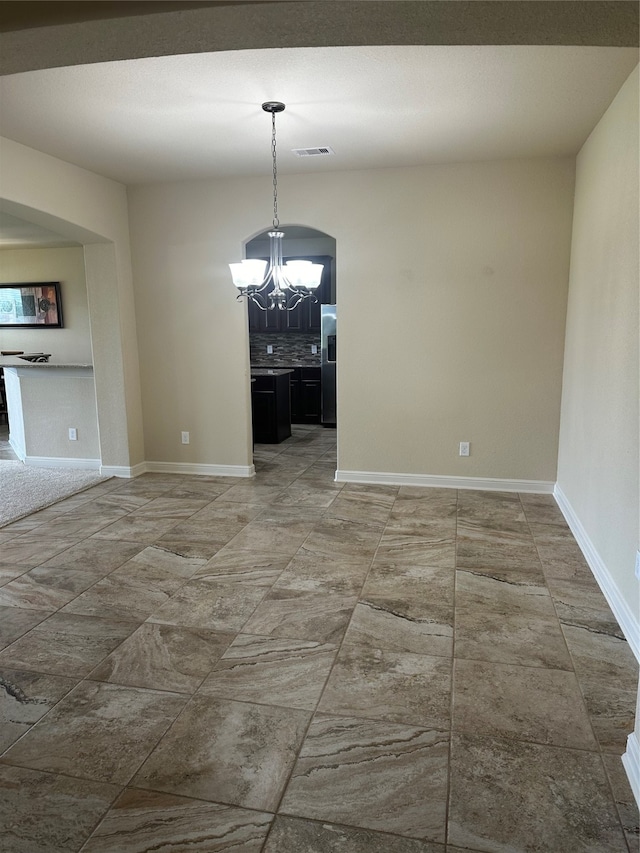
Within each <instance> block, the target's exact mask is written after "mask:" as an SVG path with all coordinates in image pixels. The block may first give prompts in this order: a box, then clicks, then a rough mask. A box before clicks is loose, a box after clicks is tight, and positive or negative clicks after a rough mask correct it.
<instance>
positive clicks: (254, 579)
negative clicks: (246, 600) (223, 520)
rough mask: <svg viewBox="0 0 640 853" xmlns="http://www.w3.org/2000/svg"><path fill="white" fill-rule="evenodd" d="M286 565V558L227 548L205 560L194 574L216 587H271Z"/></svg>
mask: <svg viewBox="0 0 640 853" xmlns="http://www.w3.org/2000/svg"><path fill="white" fill-rule="evenodd" d="M288 563H289V556H288V555H283V554H270V553H265V552H264V551H263V550H261V549H259V550H254V551H251V550H244V549H241V548H235V547H232V546H228V547H226V548H222V549H221V550H220V551H218V553H217V554H216V555H215V556H214V557H212V558H211V559H210V560H208V561H207V562H206V563H205V564H204V566H202V567H201V568H199V569H198V570H197V571H196V572H195V574H194V576H193V577H194V580H195V579H203V578H206V579H207V580H209V581H212V582H216V583H242V584H248V585H249V586H264V587H271V586H272V585H273V584H274V583H275V582H276V581H277V579H278V578H279V577H280V575H281V574H282V572H283V571H284V569H285V568H286V566H287V565H288Z"/></svg>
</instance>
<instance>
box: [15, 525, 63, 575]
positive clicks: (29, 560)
mask: <svg viewBox="0 0 640 853" xmlns="http://www.w3.org/2000/svg"><path fill="white" fill-rule="evenodd" d="M75 544H76V540H75V539H72V538H66V539H64V538H61V539H41V538H40V536H38V535H37V533H36V532H35V531H34V532H33V533H31V532H30V533H24V534H22V535H21V536H16V537H15V539H9V541H8V542H4V543H3V545H2V559H3V560H5V561H7V560H10V561H11V562H13V563H17V564H18V565H21V566H27V567H28V568H35V566H38V565H40V563H42V562H44V561H45V560H49V559H51V558H53V557H55V556H56V555H59V554H62V553H64V552H65V551H66V550H68V549H69V548H71V547H72V546H73V545H75Z"/></svg>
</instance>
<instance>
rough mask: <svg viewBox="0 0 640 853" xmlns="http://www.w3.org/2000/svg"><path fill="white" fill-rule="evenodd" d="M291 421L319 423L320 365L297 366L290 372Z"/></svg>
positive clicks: (320, 403)
mask: <svg viewBox="0 0 640 853" xmlns="http://www.w3.org/2000/svg"><path fill="white" fill-rule="evenodd" d="M289 383H290V389H291V423H293V424H319V423H320V421H321V414H322V394H321V384H320V368H319V367H296V368H294V371H293V373H291V374H290V380H289Z"/></svg>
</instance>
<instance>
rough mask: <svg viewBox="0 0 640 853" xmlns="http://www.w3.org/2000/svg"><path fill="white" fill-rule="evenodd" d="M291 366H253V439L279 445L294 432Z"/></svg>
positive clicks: (258, 442)
mask: <svg viewBox="0 0 640 853" xmlns="http://www.w3.org/2000/svg"><path fill="white" fill-rule="evenodd" d="M292 373H293V370H291V369H288V368H274V369H271V368H252V370H251V379H252V380H255V381H252V383H251V408H252V423H253V440H254V442H255V443H257V444H279V443H280V442H281V441H284V440H285V438H289V436H290V435H291V394H290V390H289V377H290V375H291V374H292Z"/></svg>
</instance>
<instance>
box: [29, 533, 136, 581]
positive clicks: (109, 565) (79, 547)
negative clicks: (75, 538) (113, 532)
mask: <svg viewBox="0 0 640 853" xmlns="http://www.w3.org/2000/svg"><path fill="white" fill-rule="evenodd" d="M143 548H144V545H143V544H142V543H141V542H116V541H110V542H109V546H108V547H106V546H105V544H104V542H101V541H99V540H97V539H85V540H83V541H82V542H78V543H77V544H75V545H72V546H71V547H70V548H67V549H66V550H64V551H62V552H60V553H59V554H57V555H56V556H55V557H52V558H51V559H50V560H47V561H46V562H45V563H44V564H43V565H44V566H46V567H47V568H48V567H50V566H64V567H65V568H69V569H78V570H79V571H83V572H91V573H92V574H95V575H97V576H98V577H104V576H105V575H106V574H108V573H109V572H111V571H113V569H117V568H118V566H121V565H122V564H123V563H126V561H127V560H130V559H131V558H132V557H134V556H135V555H136V554H137V553H138V552H139V551H142V549H143Z"/></svg>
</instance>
